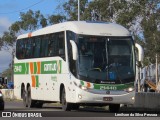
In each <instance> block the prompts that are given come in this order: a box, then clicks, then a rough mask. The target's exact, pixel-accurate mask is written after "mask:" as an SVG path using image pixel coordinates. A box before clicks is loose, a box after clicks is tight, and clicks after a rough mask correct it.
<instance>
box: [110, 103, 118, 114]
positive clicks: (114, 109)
mask: <svg viewBox="0 0 160 120" xmlns="http://www.w3.org/2000/svg"><path fill="white" fill-rule="evenodd" d="M119 109H120V104H110V105H109V111H110V112H111V113H117V112H119Z"/></svg>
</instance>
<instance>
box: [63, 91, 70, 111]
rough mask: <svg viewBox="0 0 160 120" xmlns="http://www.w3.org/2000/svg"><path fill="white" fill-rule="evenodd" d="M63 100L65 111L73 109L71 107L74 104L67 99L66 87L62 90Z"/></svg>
mask: <svg viewBox="0 0 160 120" xmlns="http://www.w3.org/2000/svg"><path fill="white" fill-rule="evenodd" d="M61 99H62V100H61V101H62V109H63V110H64V111H70V110H71V108H72V104H71V103H68V102H67V101H66V92H65V89H64V88H63V90H62V97H61Z"/></svg>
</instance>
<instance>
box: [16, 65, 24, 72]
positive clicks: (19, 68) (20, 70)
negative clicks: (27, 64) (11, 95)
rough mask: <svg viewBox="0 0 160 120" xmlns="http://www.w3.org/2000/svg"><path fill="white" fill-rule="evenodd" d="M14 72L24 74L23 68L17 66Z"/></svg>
mask: <svg viewBox="0 0 160 120" xmlns="http://www.w3.org/2000/svg"><path fill="white" fill-rule="evenodd" d="M14 72H22V66H15V67H14Z"/></svg>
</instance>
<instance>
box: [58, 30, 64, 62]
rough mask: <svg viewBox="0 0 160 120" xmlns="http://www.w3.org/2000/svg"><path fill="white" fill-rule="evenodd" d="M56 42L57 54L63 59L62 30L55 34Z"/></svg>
mask: <svg viewBox="0 0 160 120" xmlns="http://www.w3.org/2000/svg"><path fill="white" fill-rule="evenodd" d="M57 42H58V55H59V56H60V57H62V58H63V59H64V60H65V38H64V32H60V33H58V34H57Z"/></svg>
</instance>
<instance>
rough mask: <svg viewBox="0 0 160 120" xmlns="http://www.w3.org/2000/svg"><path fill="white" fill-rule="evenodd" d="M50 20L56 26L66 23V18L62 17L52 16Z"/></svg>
mask: <svg viewBox="0 0 160 120" xmlns="http://www.w3.org/2000/svg"><path fill="white" fill-rule="evenodd" d="M48 19H49V23H50V24H56V23H61V22H63V21H65V20H66V17H65V16H61V15H51V16H49V18H48Z"/></svg>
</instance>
